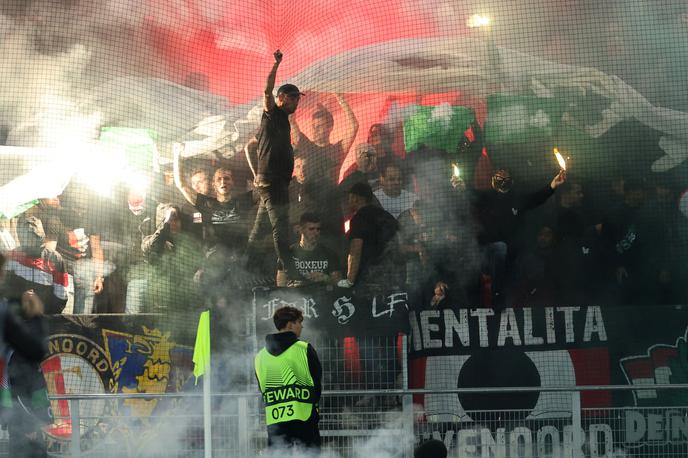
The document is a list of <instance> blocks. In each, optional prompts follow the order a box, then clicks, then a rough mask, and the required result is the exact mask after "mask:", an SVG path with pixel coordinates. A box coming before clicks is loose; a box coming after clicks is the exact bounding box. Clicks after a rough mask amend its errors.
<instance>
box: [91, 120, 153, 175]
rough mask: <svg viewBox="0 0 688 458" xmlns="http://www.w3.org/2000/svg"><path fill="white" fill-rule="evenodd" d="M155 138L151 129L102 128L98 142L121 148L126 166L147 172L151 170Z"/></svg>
mask: <svg viewBox="0 0 688 458" xmlns="http://www.w3.org/2000/svg"><path fill="white" fill-rule="evenodd" d="M156 138H157V134H156V132H155V131H153V130H151V129H132V128H128V127H103V128H102V129H101V130H100V138H99V140H100V141H101V142H103V143H108V144H113V145H118V146H123V147H124V152H125V157H126V161H127V164H128V165H129V166H130V167H132V168H133V169H134V170H140V171H143V172H148V171H150V170H152V167H153V157H154V155H155V152H156V151H157V146H156V144H155V140H156Z"/></svg>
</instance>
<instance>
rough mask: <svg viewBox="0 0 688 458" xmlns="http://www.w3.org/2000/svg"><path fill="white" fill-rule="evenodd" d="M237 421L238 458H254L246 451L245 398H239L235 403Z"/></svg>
mask: <svg viewBox="0 0 688 458" xmlns="http://www.w3.org/2000/svg"><path fill="white" fill-rule="evenodd" d="M237 421H238V427H237V432H238V434H239V440H238V444H239V456H242V454H243V456H254V455H253V454H252V453H250V452H251V451H250V450H249V449H248V447H249V440H248V422H249V417H248V398H247V397H246V396H240V397H239V399H238V403H237Z"/></svg>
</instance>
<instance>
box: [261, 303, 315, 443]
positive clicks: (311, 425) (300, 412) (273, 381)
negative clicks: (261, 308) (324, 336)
mask: <svg viewBox="0 0 688 458" xmlns="http://www.w3.org/2000/svg"><path fill="white" fill-rule="evenodd" d="M273 322H274V323H275V328H277V333H275V334H268V335H267V336H266V337H265V348H263V349H262V350H261V351H260V352H258V355H256V359H255V369H256V378H257V379H258V385H259V387H260V391H261V393H262V394H263V401H264V402H265V420H266V423H267V429H268V446H269V447H275V446H278V447H279V446H288V447H306V448H316V449H317V448H319V447H320V444H321V440H320V430H319V429H318V422H319V420H320V417H319V414H318V402H319V400H320V394H321V392H322V366H321V365H320V359H319V358H318V354H317V353H316V351H315V349H314V348H313V346H312V345H310V344H309V343H306V342H304V341H301V340H299V336H300V335H301V331H302V329H303V313H302V312H301V311H300V310H299V309H297V308H295V307H289V306H287V307H282V308H279V309H277V310H276V311H275V314H274V315H273ZM304 363H306V364H304Z"/></svg>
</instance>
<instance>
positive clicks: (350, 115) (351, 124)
mask: <svg viewBox="0 0 688 458" xmlns="http://www.w3.org/2000/svg"><path fill="white" fill-rule="evenodd" d="M336 97H337V102H339V106H340V107H342V111H343V112H344V115H345V116H346V130H345V131H344V135H343V136H342V150H344V155H345V157H346V154H347V153H348V152H349V150H350V149H351V145H353V144H354V140H355V139H356V134H357V133H358V120H357V119H356V115H354V112H353V110H352V109H351V107H350V106H349V104H348V103H346V99H345V98H344V96H343V95H341V94H336Z"/></svg>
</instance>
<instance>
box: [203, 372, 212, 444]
mask: <svg viewBox="0 0 688 458" xmlns="http://www.w3.org/2000/svg"><path fill="white" fill-rule="evenodd" d="M211 378H212V376H211V373H210V364H208V365H207V366H206V368H205V374H203V456H204V457H205V458H212V456H213V435H212V414H213V411H212V408H211V403H210V388H211V387H210V380H211Z"/></svg>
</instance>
